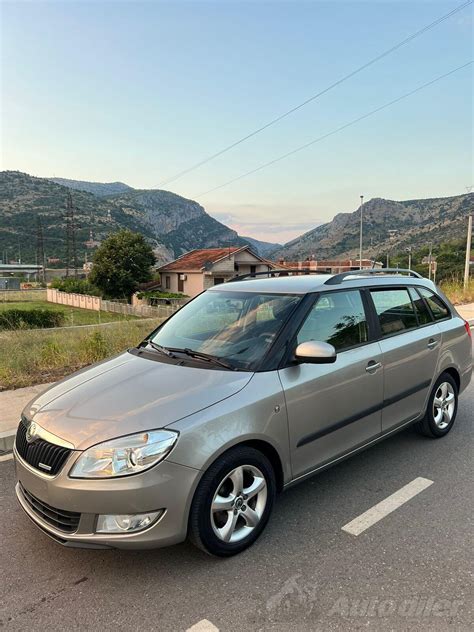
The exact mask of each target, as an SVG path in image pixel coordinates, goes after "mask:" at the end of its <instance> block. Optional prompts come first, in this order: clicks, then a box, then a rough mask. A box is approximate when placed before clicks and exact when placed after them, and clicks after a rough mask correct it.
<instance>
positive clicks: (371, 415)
mask: <svg viewBox="0 0 474 632" xmlns="http://www.w3.org/2000/svg"><path fill="white" fill-rule="evenodd" d="M372 272H373V273H367V274H366V273H365V272H359V273H357V274H341V275H335V276H329V275H310V274H307V275H297V274H294V275H291V273H288V272H285V275H282V274H281V273H280V274H278V273H273V278H259V277H258V275H257V276H256V277H255V278H251V279H248V280H240V281H239V280H237V281H234V282H232V283H226V284H223V285H219V286H215V287H213V288H212V289H210V290H207V291H206V292H203V293H202V294H200V295H199V296H197V297H196V298H195V299H194V300H192V301H190V302H189V303H187V304H186V305H185V306H184V307H183V308H182V309H181V310H179V311H178V312H177V313H175V314H174V315H173V316H172V317H171V318H169V319H168V320H167V321H165V322H164V323H163V324H162V325H160V326H159V327H158V328H157V329H156V330H155V331H153V332H152V333H151V334H150V335H149V336H148V337H147V338H146V339H145V340H144V341H143V342H142V343H141V344H139V345H138V346H137V347H136V348H133V349H129V350H128V351H126V352H125V353H122V354H120V355H118V356H116V357H115V358H112V359H110V360H107V361H105V362H102V363H100V364H97V365H95V366H93V367H91V368H88V369H86V370H83V371H80V372H78V373H76V374H74V375H72V376H71V377H69V378H67V379H65V380H63V381H62V382H59V383H58V384H56V385H54V386H53V387H52V388H50V389H49V390H47V391H46V392H45V393H43V394H42V395H40V396H39V397H38V398H37V399H35V400H34V401H33V402H32V403H31V404H29V405H28V406H27V407H26V408H25V410H24V411H23V414H22V416H21V420H20V424H19V427H18V432H17V436H16V442H15V448H14V456H15V463H16V471H17V478H18V483H17V486H16V493H17V497H18V500H19V502H20V504H21V506H22V507H23V509H24V510H25V512H26V513H27V515H28V516H29V517H30V518H31V520H32V521H33V522H34V523H35V524H36V525H37V526H38V527H39V528H40V529H41V530H42V531H44V532H45V533H46V534H47V535H49V536H50V537H52V538H53V539H54V540H56V541H57V542H60V543H61V544H63V545H66V546H77V547H91V548H109V547H118V548H147V547H159V546H165V545H169V544H174V543H177V542H181V541H183V540H184V539H185V538H186V537H189V538H190V539H191V540H192V541H193V542H194V543H195V544H197V545H198V546H199V547H201V548H202V549H204V550H205V551H207V552H209V553H212V554H214V555H220V556H229V555H233V554H235V553H238V552H240V551H242V550H243V549H245V548H246V547H248V546H249V545H250V544H252V543H253V542H254V541H255V540H256V539H257V538H258V536H259V535H260V534H261V533H262V531H263V529H264V528H265V525H266V523H267V522H268V519H269V517H270V514H271V512H272V508H273V505H274V501H275V496H276V494H277V492H279V491H281V490H283V489H286V488H288V487H289V486H290V485H292V484H294V483H296V482H298V481H301V480H304V479H306V478H307V477H309V476H311V475H312V474H314V473H316V472H319V471H321V470H322V469H324V468H327V467H328V466H330V465H333V464H335V463H338V462H340V461H341V460H342V459H344V458H345V457H347V456H349V455H351V454H354V453H356V452H357V451H359V450H362V449H363V448H366V447H367V446H369V445H371V444H374V443H376V442H377V441H380V440H381V439H383V438H385V437H388V436H390V435H392V434H393V433H394V432H397V431H398V430H400V429H402V428H405V427H407V426H408V425H410V424H415V425H416V428H417V429H418V430H419V431H420V432H421V433H423V434H424V435H426V436H428V437H432V438H439V437H443V436H445V435H446V434H447V433H448V432H449V431H450V430H451V428H452V426H453V424H454V421H455V418H456V411H457V407H458V396H459V394H460V393H461V392H462V391H463V390H464V389H465V388H466V386H467V384H468V383H469V380H470V378H471V337H470V329H469V326H468V324H467V323H465V322H464V321H463V320H462V319H461V318H460V317H459V315H458V314H457V313H456V311H455V309H454V308H453V307H452V306H451V305H450V304H449V302H448V300H447V299H446V297H444V296H443V295H442V294H441V293H440V292H439V291H437V290H436V288H435V286H434V285H433V284H432V283H431V282H430V281H427V280H425V279H422V278H420V277H418V275H415V274H414V273H408V274H407V275H401V274H394V273H393V272H391V271H383V270H377V271H372ZM376 272H377V274H376ZM379 272H380V274H378V273H379ZM280 528H282V529H284V528H285V526H284V525H281V526H280Z"/></svg>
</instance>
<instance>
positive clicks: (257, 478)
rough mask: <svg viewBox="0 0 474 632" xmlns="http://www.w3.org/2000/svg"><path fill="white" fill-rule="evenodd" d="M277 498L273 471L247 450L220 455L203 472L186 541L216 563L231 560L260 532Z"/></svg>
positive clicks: (262, 457)
mask: <svg viewBox="0 0 474 632" xmlns="http://www.w3.org/2000/svg"><path fill="white" fill-rule="evenodd" d="M275 495H276V481H275V473H274V471H273V467H272V465H271V463H270V461H269V460H268V459H267V457H266V456H265V455H264V454H262V453H261V452H259V451H258V450H256V449H255V448H251V447H249V446H237V447H235V448H232V449H231V450H229V451H228V452H225V453H224V454H223V455H221V456H220V457H219V458H218V459H217V460H216V461H215V462H214V463H213V464H212V465H211V466H210V467H209V469H208V470H207V472H205V474H204V475H203V477H202V479H201V481H200V483H199V485H198V487H197V490H196V492H195V494H194V499H193V502H192V505H191V511H190V516H189V539H190V540H191V542H193V544H195V545H196V546H197V547H199V548H200V549H202V550H203V551H205V552H206V553H209V554H210V555H217V556H220V557H230V556H231V555H236V554H237V553H240V552H241V551H243V550H245V549H246V548H247V547H249V546H250V545H252V544H253V543H254V542H255V540H256V539H257V538H258V537H259V536H260V534H261V533H262V531H263V530H264V528H265V526H266V524H267V522H268V519H269V518H270V514H271V512H272V509H273V504H274V501H275Z"/></svg>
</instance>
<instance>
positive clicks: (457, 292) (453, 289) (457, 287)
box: [440, 279, 474, 305]
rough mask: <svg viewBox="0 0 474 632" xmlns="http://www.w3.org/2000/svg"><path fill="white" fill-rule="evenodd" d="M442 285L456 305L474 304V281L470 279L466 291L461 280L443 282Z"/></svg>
mask: <svg viewBox="0 0 474 632" xmlns="http://www.w3.org/2000/svg"><path fill="white" fill-rule="evenodd" d="M440 285H441V289H442V290H443V292H444V293H445V294H446V296H447V297H448V298H449V300H450V301H451V303H453V304H454V305H464V304H466V303H474V279H470V281H469V284H468V286H467V288H466V289H464V285H463V282H462V281H461V280H459V279H451V280H449V281H443V282H442V283H441V284H440Z"/></svg>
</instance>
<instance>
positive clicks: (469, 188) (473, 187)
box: [466, 184, 474, 193]
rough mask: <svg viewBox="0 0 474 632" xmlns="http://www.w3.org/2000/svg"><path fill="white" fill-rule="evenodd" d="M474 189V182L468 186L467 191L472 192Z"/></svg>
mask: <svg viewBox="0 0 474 632" xmlns="http://www.w3.org/2000/svg"><path fill="white" fill-rule="evenodd" d="M472 189H474V185H473V184H471V185H470V186H468V187H466V191H467V192H468V193H471V191H472Z"/></svg>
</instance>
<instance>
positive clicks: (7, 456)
mask: <svg viewBox="0 0 474 632" xmlns="http://www.w3.org/2000/svg"><path fill="white" fill-rule="evenodd" d="M10 459H13V453H12V454H4V455H3V456H0V463H1V462H2V461H10Z"/></svg>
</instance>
